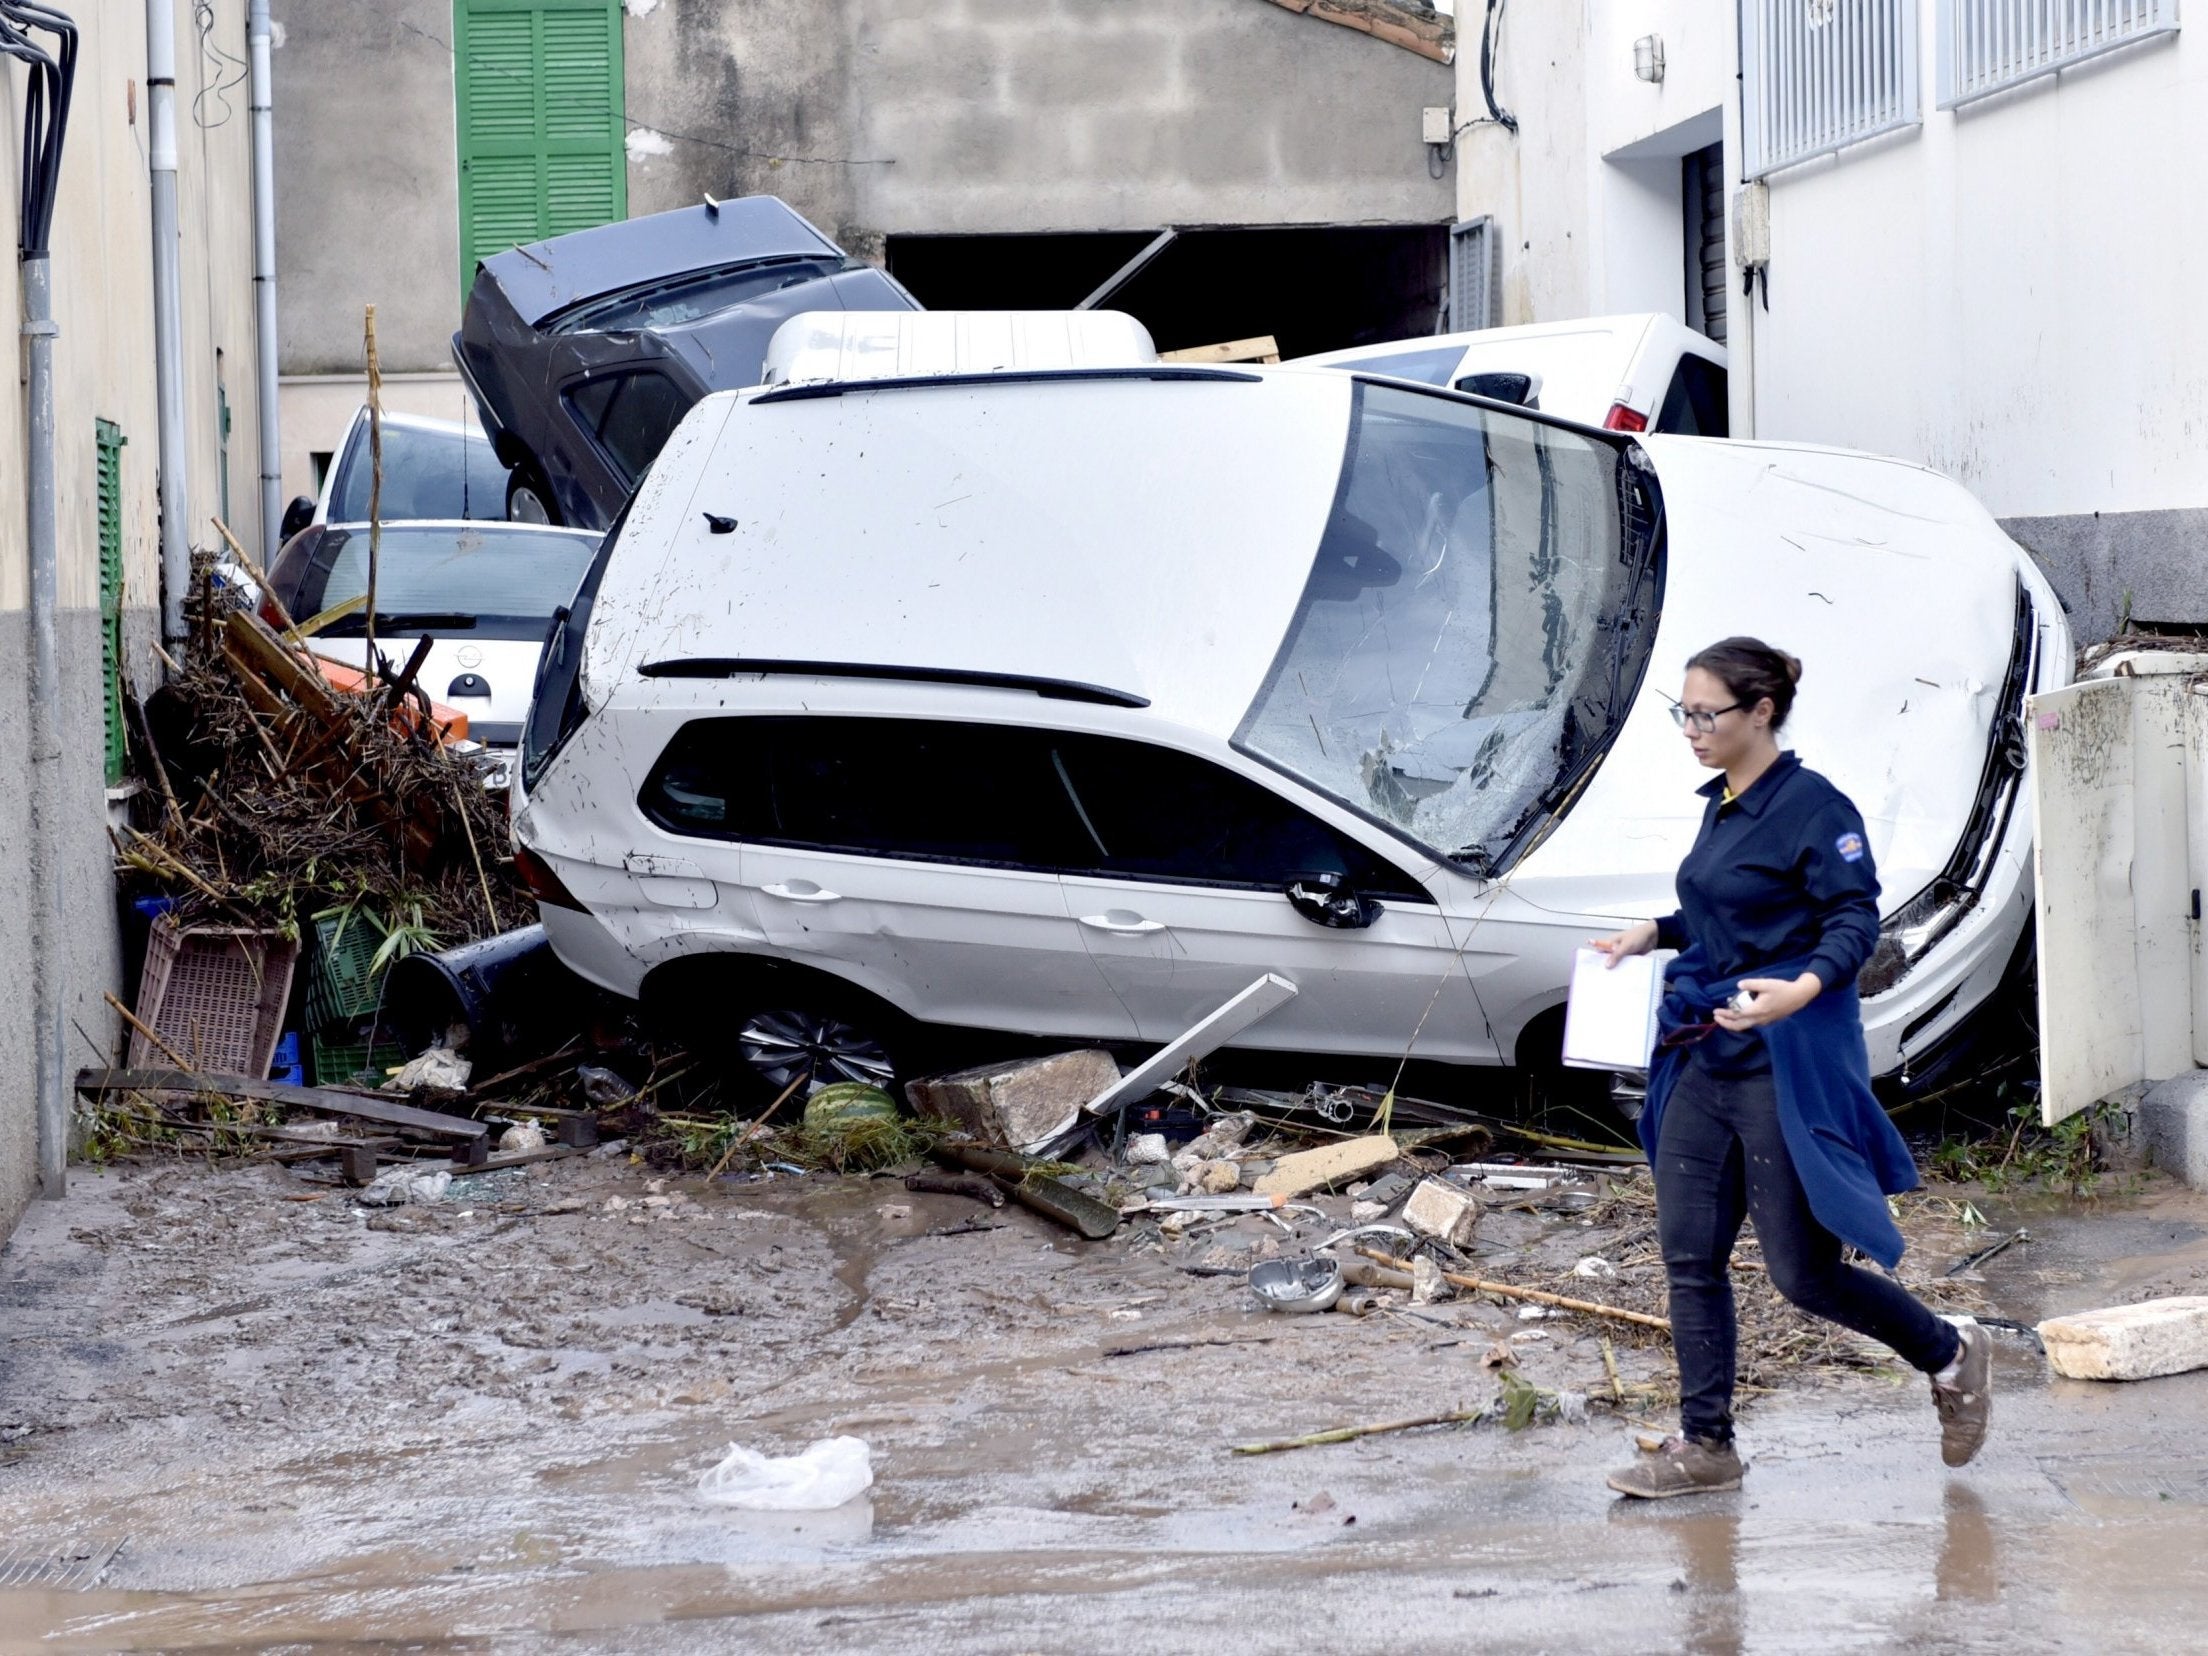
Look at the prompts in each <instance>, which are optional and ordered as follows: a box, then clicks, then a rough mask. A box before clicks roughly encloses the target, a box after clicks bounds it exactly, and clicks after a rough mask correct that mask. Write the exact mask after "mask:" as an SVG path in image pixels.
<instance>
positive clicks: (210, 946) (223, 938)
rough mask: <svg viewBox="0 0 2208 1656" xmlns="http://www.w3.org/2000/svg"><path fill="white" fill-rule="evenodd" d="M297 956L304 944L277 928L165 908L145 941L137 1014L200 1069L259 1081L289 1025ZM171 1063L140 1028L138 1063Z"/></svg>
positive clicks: (134, 1048) (133, 1058)
mask: <svg viewBox="0 0 2208 1656" xmlns="http://www.w3.org/2000/svg"><path fill="white" fill-rule="evenodd" d="M298 960H299V945H298V944H297V943H296V942H291V941H287V940H286V939H284V938H283V937H282V936H280V935H279V934H278V933H276V932H272V931H257V930H252V929H249V928H246V927H242V926H196V925H195V926H179V925H178V924H177V923H176V917H175V916H174V915H171V914H164V915H162V916H160V917H159V918H158V919H156V920H155V921H154V923H153V931H152V933H151V935H150V936H149V937H148V938H147V940H146V964H145V969H144V971H142V972H141V973H140V974H139V977H138V1005H137V1008H136V1011H137V1016H138V1020H139V1022H141V1023H143V1024H146V1025H148V1026H149V1027H151V1028H152V1029H153V1030H154V1031H155V1032H156V1033H157V1034H159V1035H160V1037H161V1039H162V1041H164V1042H166V1043H167V1044H168V1046H169V1047H170V1048H171V1049H173V1050H174V1051H175V1053H176V1054H177V1056H178V1057H181V1058H182V1059H184V1061H185V1062H186V1063H188V1064H190V1065H191V1066H192V1068H194V1069H197V1070H204V1071H206V1072H207V1073H209V1074H212V1075H243V1076H249V1077H251V1078H252V1079H254V1080H261V1079H263V1078H265V1077H266V1076H267V1074H268V1065H269V1060H270V1059H271V1058H272V1057H274V1056H275V1053H276V1042H277V1041H278V1040H279V1039H280V1038H281V1037H282V1035H283V1032H284V1008H285V1006H286V1005H287V1004H289V1002H290V1000H291V974H292V969H293V967H294V966H296V965H297V963H298ZM171 1062H172V1060H171V1059H170V1057H169V1055H168V1053H165V1052H163V1051H162V1050H161V1048H160V1047H159V1046H158V1045H156V1044H155V1043H154V1042H153V1041H151V1040H149V1039H148V1038H147V1037H146V1035H145V1034H144V1033H143V1032H142V1031H139V1030H135V1029H134V1030H132V1031H131V1036H130V1063H131V1067H132V1068H133V1069H143V1068H149V1067H150V1068H160V1069H165V1068H167V1067H169V1065H170V1063H171Z"/></svg>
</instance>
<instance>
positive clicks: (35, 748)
mask: <svg viewBox="0 0 2208 1656" xmlns="http://www.w3.org/2000/svg"><path fill="white" fill-rule="evenodd" d="M52 266H53V260H52V259H51V258H50V257H49V256H48V255H47V253H46V252H45V251H44V250H43V249H41V250H40V251H38V252H35V253H33V252H29V251H26V252H25V253H24V255H23V262H22V265H21V269H22V272H23V337H24V341H25V343H26V344H27V345H28V347H29V350H28V355H29V358H30V361H29V364H28V367H29V370H30V373H29V386H28V393H29V405H28V407H27V409H26V410H25V412H26V414H27V416H28V417H27V419H26V421H25V423H26V425H27V426H28V427H29V442H28V444H27V445H26V446H27V448H28V451H29V452H28V456H27V459H28V464H27V466H26V467H25V474H26V482H27V484H28V494H29V497H30V498H29V503H28V511H27V513H26V516H27V520H28V521H27V525H26V526H27V528H28V530H29V534H30V563H31V580H30V601H31V682H30V692H31V816H32V822H33V827H32V849H31V859H30V861H31V884H32V887H33V888H34V889H35V890H36V891H37V893H38V898H37V914H38V930H37V934H36V935H37V938H38V944H37V947H38V954H39V958H38V960H37V961H36V963H35V964H34V965H33V967H32V972H31V978H32V993H31V1005H32V1016H33V1017H34V1018H35V1019H36V1020H37V1029H36V1031H35V1032H34V1038H33V1042H32V1047H33V1051H34V1054H35V1060H34V1061H35V1062H36V1063H37V1065H38V1075H37V1078H36V1084H35V1087H34V1089H33V1091H34V1095H35V1097H36V1100H37V1109H38V1185H39V1194H40V1195H42V1196H44V1197H46V1198H47V1199H49V1200H56V1201H58V1200H59V1199H60V1198H61V1197H62V1196H63V1195H65V1194H66V1193H67V1191H68V1183H69V1094H68V1091H67V1089H66V1087H65V1085H64V1078H63V1076H62V1073H61V1069H62V1053H63V1044H62V1035H61V1018H62V1007H63V1006H64V1005H65V1004H66V1001H67V993H66V985H65V984H64V983H63V981H62V970H61V968H62V959H63V948H64V945H63V943H62V932H63V926H64V925H65V923H66V922H65V918H64V915H63V912H62V889H61V856H60V850H61V823H60V821H59V818H60V816H61V803H60V801H61V793H62V788H61V777H60V769H61V761H62V752H61V668H60V664H59V656H58V653H57V651H56V647H55V641H54V628H55V616H56V614H57V612H58V611H59V610H60V608H61V541H60V533H59V530H58V527H57V525H56V521H55V512H54V500H55V495H54V336H55V335H56V334H58V333H59V332H60V331H61V330H60V329H58V328H56V327H55V326H54V304H53V269H52Z"/></svg>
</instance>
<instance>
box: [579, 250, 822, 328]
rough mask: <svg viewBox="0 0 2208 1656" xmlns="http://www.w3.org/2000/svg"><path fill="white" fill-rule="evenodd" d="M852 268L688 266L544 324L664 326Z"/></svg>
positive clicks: (789, 263) (799, 263)
mask: <svg viewBox="0 0 2208 1656" xmlns="http://www.w3.org/2000/svg"><path fill="white" fill-rule="evenodd" d="M854 268H856V266H855V262H854V261H853V260H850V259H840V258H834V259H806V258H786V259H769V260H766V261H765V262H763V263H754V264H744V265H736V266H732V267H728V268H724V269H720V270H702V271H692V272H690V273H689V274H687V275H682V276H674V277H670V278H668V279H667V280H665V281H661V282H654V283H652V284H650V285H649V286H646V287H636V288H630V289H628V290H626V291H624V292H621V293H615V294H609V295H604V296H602V297H600V298H596V299H590V300H586V301H584V302H583V303H582V304H580V305H576V306H575V307H573V308H572V309H570V310H567V311H564V312H562V313H561V314H560V315H558V316H556V317H554V318H553V319H552V320H551V321H549V322H547V323H546V324H545V329H546V331H547V332H549V333H580V332H584V331H586V330H593V329H598V330H604V329H614V328H668V327H675V326H678V325H680V324H681V323H684V322H696V321H698V320H700V319H701V318H704V317H708V316H717V315H719V314H720V313H721V312H722V311H725V310H732V309H734V308H735V307H736V306H738V305H741V304H742V303H744V302H745V301H746V300H747V299H755V298H757V297H758V296H759V295H760V294H762V293H772V292H774V291H775V290H776V289H777V288H785V287H790V286H792V285H793V284H795V283H798V282H812V281H817V280H819V279H820V278H821V277H823V276H833V275H835V274H836V273H837V272H838V271H843V270H850V269H854Z"/></svg>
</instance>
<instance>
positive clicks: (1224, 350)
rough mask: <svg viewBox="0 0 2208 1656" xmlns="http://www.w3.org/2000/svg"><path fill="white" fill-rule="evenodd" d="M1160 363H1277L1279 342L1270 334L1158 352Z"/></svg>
mask: <svg viewBox="0 0 2208 1656" xmlns="http://www.w3.org/2000/svg"><path fill="white" fill-rule="evenodd" d="M1158 360H1159V361H1160V362H1278V361H1279V360H1280V341H1278V340H1277V339H1275V338H1274V337H1273V336H1272V335H1271V334H1257V335H1254V336H1252V337H1251V338H1249V339H1228V340H1222V341H1221V342H1220V343H1219V344H1217V345H1190V346H1188V347H1186V348H1185V349H1183V350H1178V351H1160V352H1159V353H1158Z"/></svg>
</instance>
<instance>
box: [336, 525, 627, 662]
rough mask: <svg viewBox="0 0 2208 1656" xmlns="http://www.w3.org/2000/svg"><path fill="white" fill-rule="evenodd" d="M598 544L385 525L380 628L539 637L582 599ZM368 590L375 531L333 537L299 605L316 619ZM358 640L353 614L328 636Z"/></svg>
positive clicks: (551, 536)
mask: <svg viewBox="0 0 2208 1656" xmlns="http://www.w3.org/2000/svg"><path fill="white" fill-rule="evenodd" d="M596 550H597V543H596V542H595V541H594V540H593V539H591V537H589V536H587V535H576V534H560V533H550V532H546V531H543V530H536V529H523V528H514V529H506V528H499V529H491V528H487V527H486V528H484V529H479V530H472V529H451V528H444V527H438V528H429V527H426V526H416V525H410V524H387V525H386V526H385V527H384V530H383V544H382V549H381V551H380V553H379V555H378V558H377V565H376V615H377V621H376V630H377V631H378V632H402V631H404V630H406V628H407V627H408V626H409V624H411V625H413V626H415V627H417V628H420V629H422V630H427V631H439V632H443V631H464V632H469V633H473V634H475V635H476V636H478V637H482V638H528V639H541V638H543V637H544V635H545V631H546V629H547V628H548V627H549V626H550V625H551V622H552V613H553V611H555V610H557V609H558V608H559V607H560V606H561V605H562V604H565V603H566V602H567V601H568V600H569V599H571V598H572V597H573V596H574V595H575V588H576V586H577V584H578V583H579V582H580V581H581V580H582V578H583V572H584V571H585V570H586V569H588V568H589V567H590V560H591V555H592V554H593V553H594V552H595V551H596ZM367 590H368V532H367V531H366V530H365V529H345V530H334V531H332V532H331V533H329V534H327V535H325V536H324V537H323V539H322V543H321V545H320V546H319V547H318V548H317V549H316V553H315V557H314V560H313V562H312V564H310V566H309V567H308V569H307V571H306V575H305V578H304V580H303V581H302V582H301V584H300V589H299V603H298V606H297V607H298V608H299V610H300V612H301V613H302V614H306V615H314V614H319V613H320V612H321V611H323V610H326V609H330V608H332V607H334V606H335V605H338V604H342V603H344V602H345V601H346V600H347V599H350V598H358V597H360V596H362V595H363V594H364V593H366V592H367ZM323 630H324V632H325V634H326V635H327V636H329V637H332V638H344V637H358V636H359V635H360V634H361V632H362V631H363V630H364V626H363V617H362V616H361V615H359V614H357V613H356V614H353V615H349V616H347V617H345V618H344V619H343V620H341V621H337V622H335V623H333V624H332V625H330V626H329V627H326V628H325V629H323Z"/></svg>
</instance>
